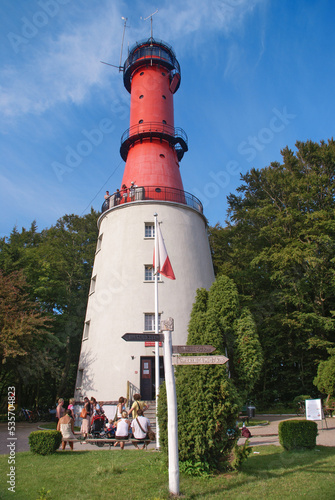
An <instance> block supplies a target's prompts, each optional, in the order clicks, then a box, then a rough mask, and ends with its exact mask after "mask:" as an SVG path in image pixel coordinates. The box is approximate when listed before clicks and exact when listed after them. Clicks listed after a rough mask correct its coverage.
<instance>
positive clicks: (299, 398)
mask: <svg viewBox="0 0 335 500" xmlns="http://www.w3.org/2000/svg"><path fill="white" fill-rule="evenodd" d="M306 399H312V398H311V396H306V395H304V394H302V395H301V396H297V397H295V398H294V399H293V404H294V405H295V406H296V405H297V404H298V403H304V402H305V401H306Z"/></svg>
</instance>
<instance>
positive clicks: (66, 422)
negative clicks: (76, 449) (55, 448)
mask: <svg viewBox="0 0 335 500" xmlns="http://www.w3.org/2000/svg"><path fill="white" fill-rule="evenodd" d="M57 430H58V431H60V432H61V433H62V450H65V447H66V443H67V442H69V446H70V448H71V450H73V441H74V440H75V439H76V438H75V436H74V421H73V418H72V417H71V410H69V409H67V410H66V412H65V415H64V417H61V418H60V419H59V420H58V423H57Z"/></svg>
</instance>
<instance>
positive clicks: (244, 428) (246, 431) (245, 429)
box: [241, 422, 251, 438]
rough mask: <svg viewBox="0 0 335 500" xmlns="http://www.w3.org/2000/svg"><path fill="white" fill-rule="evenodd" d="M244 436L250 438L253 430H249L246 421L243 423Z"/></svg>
mask: <svg viewBox="0 0 335 500" xmlns="http://www.w3.org/2000/svg"><path fill="white" fill-rule="evenodd" d="M241 434H242V436H243V437H245V438H250V437H251V432H250V431H249V429H248V428H247V427H246V426H245V422H243V425H242V432H241Z"/></svg>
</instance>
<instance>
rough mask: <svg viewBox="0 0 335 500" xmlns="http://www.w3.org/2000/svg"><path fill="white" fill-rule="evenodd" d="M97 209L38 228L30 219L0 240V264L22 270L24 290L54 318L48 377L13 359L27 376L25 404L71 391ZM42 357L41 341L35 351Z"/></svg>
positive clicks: (9, 269) (47, 400) (68, 394)
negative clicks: (26, 224) (27, 222)
mask: <svg viewBox="0 0 335 500" xmlns="http://www.w3.org/2000/svg"><path fill="white" fill-rule="evenodd" d="M97 218H98V214H97V213H96V212H95V211H94V210H91V212H90V213H89V214H87V215H85V216H83V217H79V216H77V215H65V216H64V217H62V218H61V219H59V220H58V221H57V223H56V224H55V225H54V226H52V227H51V228H49V229H44V230H43V231H41V232H40V233H39V232H38V231H37V227H36V224H35V223H33V224H32V226H31V228H30V229H29V230H28V231H27V230H25V229H24V228H23V229H22V231H21V232H19V231H18V230H17V229H16V228H14V230H13V231H12V233H11V235H10V236H9V238H3V239H2V240H1V241H0V269H2V270H3V272H4V273H5V274H6V275H8V274H10V273H11V272H13V271H17V270H21V271H22V273H23V274H24V276H25V277H26V282H27V285H28V286H27V288H26V293H28V296H29V298H30V300H32V301H36V302H38V304H39V307H40V309H41V311H43V312H44V313H47V314H48V315H49V316H51V317H52V318H53V322H52V324H51V326H50V332H51V333H53V336H54V339H55V342H54V344H53V346H52V348H51V349H50V352H49V353H48V356H50V358H51V359H52V360H53V362H54V365H55V366H57V369H56V370H54V371H53V372H52V373H51V374H50V376H48V377H40V376H39V375H38V373H37V372H36V373H34V372H33V371H32V372H27V370H26V369H25V367H24V366H23V365H22V364H21V363H20V362H19V360H17V363H18V369H19V370H21V372H22V373H23V374H24V376H25V378H26V381H28V380H29V384H30V386H29V387H30V390H29V391H27V390H26V388H25V395H26V404H30V405H32V404H34V402H36V401H37V400H38V401H39V402H45V403H48V404H51V403H52V402H53V401H55V399H56V397H57V396H63V397H71V396H72V395H73V390H74V384H75V378H76V371H77V363H78V359H79V352H80V345H81V337H82V329H83V324H84V318H85V311H86V302H87V295H88V291H89V286H90V279H91V273H92V266H93V258H94V252H95V247H96V239H97V235H98V229H97V225H96V222H97ZM38 355H39V357H40V362H41V363H43V359H44V355H45V353H44V351H43V349H42V346H41V350H40V352H39V353H38V352H36V358H35V362H36V364H38V362H39V361H37V356H38Z"/></svg>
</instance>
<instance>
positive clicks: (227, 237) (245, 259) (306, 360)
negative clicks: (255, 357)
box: [211, 140, 335, 401]
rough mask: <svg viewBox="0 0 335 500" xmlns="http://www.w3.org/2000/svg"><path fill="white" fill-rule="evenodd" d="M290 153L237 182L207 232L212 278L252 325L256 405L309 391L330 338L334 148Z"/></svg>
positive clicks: (334, 331)
mask: <svg viewBox="0 0 335 500" xmlns="http://www.w3.org/2000/svg"><path fill="white" fill-rule="evenodd" d="M296 147H297V151H296V153H294V152H293V151H291V150H290V149H288V148H285V149H284V150H283V151H282V157H283V162H282V163H279V162H274V163H271V165H270V166H269V167H266V168H263V169H261V170H256V169H252V170H251V171H250V172H248V173H247V174H245V175H243V176H242V182H243V184H242V185H241V186H240V187H239V188H238V189H237V194H231V195H230V196H229V197H228V203H229V209H228V220H227V225H226V227H225V228H224V229H222V228H220V227H218V226H216V227H215V228H213V229H212V233H211V241H212V245H213V248H214V255H215V259H216V261H215V264H216V268H217V270H218V272H220V273H225V274H227V275H228V276H229V277H231V278H232V279H233V280H234V282H235V283H236V284H237V287H238V291H239V297H240V302H241V305H243V306H248V307H249V308H250V310H251V312H252V314H253V316H254V318H255V321H256V324H257V331H258V334H259V337H260V341H261V345H262V348H263V352H264V367H263V370H262V377H261V380H260V381H259V383H258V384H257V392H258V396H259V398H261V399H263V400H264V401H271V400H273V399H274V398H276V397H280V398H281V399H282V400H284V401H288V400H292V399H293V398H294V396H296V395H297V394H302V393H306V394H307V393H310V392H311V393H313V379H314V377H315V375H316V366H317V362H318V361H320V360H322V359H325V357H326V356H327V354H326V348H327V347H329V346H331V345H333V343H334V340H335V323H334V317H333V315H332V312H331V311H332V308H333V303H334V299H335V280H334V276H335V254H334V249H335V219H334V208H335V196H334V194H335V192H334V189H335V187H334V174H335V143H334V141H333V140H329V141H328V143H325V142H323V141H322V142H321V143H320V144H317V143H314V142H311V141H308V142H306V143H302V142H297V144H296ZM213 242H214V243H213Z"/></svg>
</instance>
